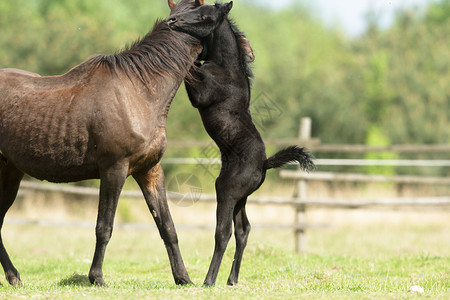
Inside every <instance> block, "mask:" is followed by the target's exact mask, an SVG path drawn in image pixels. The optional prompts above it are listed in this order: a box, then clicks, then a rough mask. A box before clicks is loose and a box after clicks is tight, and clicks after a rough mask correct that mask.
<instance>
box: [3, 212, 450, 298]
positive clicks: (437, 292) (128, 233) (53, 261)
mask: <svg viewBox="0 0 450 300" xmlns="http://www.w3.org/2000/svg"><path fill="white" fill-rule="evenodd" d="M442 219H444V220H446V219H447V218H446V217H445V213H444V217H443V218H442ZM448 229H449V228H448V224H447V223H445V222H443V223H442V222H440V221H439V222H438V221H436V220H430V222H426V223H424V222H418V223H416V222H401V223H399V224H385V223H383V222H381V223H380V222H379V223H370V224H358V225H356V224H353V225H352V224H343V225H337V226H335V227H333V228H331V229H321V230H314V231H310V232H308V253H307V254H302V255H297V254H295V253H293V252H292V250H291V248H292V233H291V232H289V231H275V230H273V231H271V230H254V231H253V232H252V233H251V236H250V240H249V244H248V247H247V249H246V252H245V254H244V260H243V264H242V268H241V273H240V280H239V284H238V286H236V287H228V286H226V280H227V277H228V273H229V270H230V267H231V262H232V259H233V250H234V242H233V240H231V241H230V245H229V249H228V250H227V252H226V255H225V257H224V261H223V263H222V267H221V270H220V273H219V277H218V280H217V282H216V287H213V288H204V287H202V286H201V283H202V281H203V279H204V276H205V274H206V271H207V268H208V265H209V260H210V257H211V254H212V249H213V238H212V236H213V232H212V231H190V230H179V239H180V246H181V251H182V253H183V257H184V260H185V263H186V266H187V268H188V271H189V274H190V277H191V279H192V280H193V281H194V282H195V283H196V284H195V285H193V286H188V287H179V286H176V285H175V284H174V282H173V278H172V274H171V270H170V267H169V263H168V259H167V254H166V252H165V249H164V246H163V243H162V241H161V240H160V238H159V236H158V234H157V232H156V231H153V230H137V231H132V230H116V231H115V232H114V234H113V237H112V239H111V242H110V244H109V246H108V249H107V253H106V259H105V264H104V275H105V281H106V284H107V285H108V286H107V287H106V288H98V287H92V286H90V284H89V283H88V279H87V273H88V270H89V267H90V262H91V257H92V254H93V249H94V240H95V238H94V234H93V232H94V230H93V228H48V227H38V226H17V225H5V228H4V241H5V243H6V247H7V249H8V251H9V253H10V254H11V258H12V260H13V261H14V263H15V265H16V267H17V268H18V269H19V271H20V273H21V277H22V281H23V284H24V285H23V286H22V287H19V288H13V287H10V286H9V285H7V283H6V280H5V279H4V277H3V279H2V280H1V281H0V282H1V283H2V284H3V286H1V287H0V299H23V298H26V299H28V298H33V299H104V298H108V299H150V298H151V299H174V298H175V299H176V298H194V297H195V298H196V299H241V298H244V299H245V298H246V299H253V298H262V299H274V298H279V299H297V298H301V297H305V298H308V299H309V298H311V299H409V298H414V299H415V298H427V299H448V298H449V297H450V271H449V270H450V250H449V248H450V247H449V246H450V245H449V244H450V241H449V239H448V238H449V234H448ZM412 285H420V286H421V287H423V288H424V290H425V293H424V294H421V295H415V294H411V293H408V292H407V291H408V289H409V288H410V287H411V286H412Z"/></svg>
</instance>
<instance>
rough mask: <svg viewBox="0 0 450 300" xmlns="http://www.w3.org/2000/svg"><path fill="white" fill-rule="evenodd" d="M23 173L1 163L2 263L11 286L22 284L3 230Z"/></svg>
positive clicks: (7, 164) (0, 251)
mask: <svg viewBox="0 0 450 300" xmlns="http://www.w3.org/2000/svg"><path fill="white" fill-rule="evenodd" d="M23 175H24V174H23V173H22V172H21V171H20V170H18V169H17V168H16V167H15V166H13V165H12V163H10V162H9V163H6V162H5V161H0V262H1V264H2V266H3V270H4V271H5V275H6V279H7V280H8V282H9V284H11V285H13V286H18V285H20V284H21V281H20V276H19V272H18V271H17V269H16V268H15V267H14V265H13V264H12V262H11V259H10V258H9V256H8V253H7V252H6V249H5V246H4V245H3V239H2V235H1V229H2V227H3V221H4V218H5V215H6V212H7V211H8V209H9V208H10V207H11V205H12V204H13V203H14V200H15V199H16V195H17V191H18V190H19V185H20V181H21V180H22V178H23Z"/></svg>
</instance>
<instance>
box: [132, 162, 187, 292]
mask: <svg viewBox="0 0 450 300" xmlns="http://www.w3.org/2000/svg"><path fill="white" fill-rule="evenodd" d="M133 177H134V179H135V180H136V182H137V183H138V184H139V186H140V187H141V190H142V193H143V194H144V198H145V201H146V203H147V206H148V208H149V209H150V212H151V214H152V216H153V218H154V220H155V223H156V226H157V227H158V230H159V234H160V236H161V238H162V239H163V241H164V245H165V246H166V250H167V254H168V255H169V261H170V266H171V268H172V275H173V278H174V280H175V283H176V284H192V281H191V280H190V279H189V275H188V273H187V270H186V267H185V265H184V262H183V258H182V257H181V252H180V248H179V246H178V237H177V233H176V230H175V225H174V224H173V221H172V216H171V215H170V211H169V206H168V205H167V198H166V189H165V187H164V173H163V170H162V168H161V166H160V165H158V166H156V167H154V168H153V169H152V170H150V171H149V172H148V173H146V174H140V175H133Z"/></svg>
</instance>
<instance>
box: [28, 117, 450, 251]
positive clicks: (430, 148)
mask: <svg viewBox="0 0 450 300" xmlns="http://www.w3.org/2000/svg"><path fill="white" fill-rule="evenodd" d="M300 128H301V129H300V133H299V138H298V139H297V140H277V141H276V142H274V143H273V144H276V145H284V143H287V144H300V145H304V144H307V145H309V146H308V147H309V148H310V149H312V151H313V152H325V153H326V152H340V153H342V152H344V153H362V152H377V151H393V152H397V153H412V152H428V153H430V152H436V153H437V152H440V153H445V152H447V153H449V152H450V145H419V146H406V145H397V146H395V145H394V146H389V147H367V146H362V145H361V146H358V145H344V146H338V145H320V144H319V141H318V139H311V137H310V132H311V121H310V120H309V119H307V118H306V119H302V121H301V127H300ZM272 142H273V141H272ZM183 143H184V145H185V146H188V145H190V144H192V145H194V146H199V145H202V143H203V142H183ZM209 144H210V142H209V143H208V144H205V145H209ZM174 145H177V143H173V142H172V143H171V142H169V146H174ZM163 163H165V164H220V160H219V159H210V158H208V159H201V158H171V159H164V161H163ZM317 165H319V166H324V165H333V166H336V165H338V166H342V165H351V166H374V165H377V166H386V165H389V166H418V167H450V161H449V160H361V159H339V160H336V159H318V160H317ZM280 176H281V178H283V179H289V180H294V181H295V183H296V186H297V189H296V190H297V192H296V194H295V195H293V196H292V197H252V196H251V197H249V199H248V203H251V204H257V205H280V206H289V207H292V209H294V210H295V218H294V220H293V223H292V225H271V226H267V227H266V226H264V227H265V228H284V229H291V230H293V231H294V236H295V249H296V251H297V252H302V251H304V250H305V233H306V230H307V229H310V228H317V227H323V225H317V224H310V223H308V222H307V220H306V214H305V213H306V210H307V209H309V208H329V209H333V208H340V209H356V208H368V207H423V206H427V207H439V208H449V207H450V196H444V197H420V198H411V197H400V198H373V199H358V200H351V201H350V200H348V199H337V198H312V197H310V196H309V195H308V183H309V182H311V181H322V182H327V181H328V182H366V183H370V182H391V183H395V184H427V185H449V186H450V178H445V177H421V176H411V175H408V176H406V175H404V176H385V175H367V174H348V173H347V174H345V173H330V172H313V173H310V174H307V173H304V172H301V171H300V170H282V171H281V172H280ZM23 190H35V191H50V192H52V191H53V192H59V193H68V194H76V195H84V196H98V194H99V191H98V189H96V188H88V187H79V186H68V185H54V184H45V183H38V182H31V181H23V182H22V184H21V191H23ZM167 193H168V198H169V199H172V200H174V201H175V202H176V201H177V200H179V199H182V198H184V197H186V195H182V194H179V193H174V192H171V191H168V192H167ZM121 196H122V197H126V198H142V193H141V192H140V191H126V190H124V191H123V192H122V194H121ZM195 200H196V201H199V202H215V201H216V197H215V195H208V194H199V195H196V199H195ZM33 223H36V224H39V222H33ZM137 227H139V226H137ZM198 228H205V226H199V227H198Z"/></svg>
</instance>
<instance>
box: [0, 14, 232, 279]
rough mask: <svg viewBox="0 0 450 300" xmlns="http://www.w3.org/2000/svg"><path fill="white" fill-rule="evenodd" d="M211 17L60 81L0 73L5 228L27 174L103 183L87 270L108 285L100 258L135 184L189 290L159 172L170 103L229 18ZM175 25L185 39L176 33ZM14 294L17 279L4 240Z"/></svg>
mask: <svg viewBox="0 0 450 300" xmlns="http://www.w3.org/2000/svg"><path fill="white" fill-rule="evenodd" d="M228 9H229V8H228V7H226V6H220V7H214V9H211V10H209V14H208V15H206V16H205V18H204V19H203V20H199V21H197V26H195V27H191V26H187V27H186V28H183V25H182V24H181V23H180V22H177V20H174V19H171V20H169V21H160V22H157V23H156V24H155V26H154V28H153V30H152V31H151V32H149V33H148V34H147V35H146V36H145V37H144V38H143V39H141V40H140V41H138V42H136V43H135V44H133V45H132V46H131V47H128V48H127V49H126V50H124V51H123V52H120V53H118V54H113V55H100V56H95V57H93V58H91V59H89V60H88V61H86V62H84V63H81V64H80V65H78V66H76V67H75V68H73V69H72V70H70V71H69V72H68V73H66V74H64V75H61V76H49V77H40V76H39V75H37V74H34V73H30V72H27V71H21V70H15V69H4V70H0V156H1V159H0V226H1V225H3V220H4V216H5V214H6V212H7V211H8V209H9V208H10V206H11V205H12V204H13V202H14V200H15V197H16V194H17V191H18V188H19V185H20V181H21V179H22V177H23V175H24V173H26V174H29V175H31V176H33V177H36V178H38V179H42V180H44V179H45V180H48V181H52V182H72V181H79V180H84V179H93V178H99V179H100V197H99V206H98V218H97V225H96V228H95V232H96V246H95V253H94V257H93V262H92V265H91V268H90V271H89V280H90V282H91V283H92V284H97V285H104V281H103V272H102V265H103V258H104V255H105V250H106V246H107V244H108V242H109V239H110V237H111V234H112V230H113V222H114V215H115V211H116V207H117V203H118V198H119V194H120V192H121V189H122V186H123V184H124V182H125V179H126V178H127V177H128V176H129V175H132V176H133V177H134V178H135V180H136V181H137V183H138V184H139V186H140V188H141V189H142V192H143V194H144V197H145V200H146V202H147V205H148V208H149V209H150V211H151V214H152V215H153V217H154V219H155V222H156V225H157V227H158V229H159V232H160V235H161V237H162V239H163V240H164V244H165V246H166V249H167V253H168V256H169V260H170V264H171V268H172V273H173V276H174V279H175V282H176V283H177V284H187V283H190V282H191V281H190V279H189V276H188V273H187V271H186V268H185V266H184V263H183V260H182V258H181V254H180V250H179V247H178V239H177V234H176V232H175V228H174V224H173V222H172V218H171V215H170V212H169V209H168V206H167V202H166V193H165V187H164V174H163V171H162V169H161V166H160V160H161V157H162V155H163V153H164V151H165V147H166V129H165V126H166V118H167V113H168V110H169V107H170V104H171V101H172V99H173V97H174V95H175V93H176V91H177V89H178V87H179V86H180V84H181V82H182V81H183V79H184V78H185V77H186V75H187V74H188V71H189V69H190V68H191V67H192V65H193V62H194V60H195V59H196V58H197V57H198V55H199V54H200V53H201V51H202V46H201V39H202V38H204V37H206V36H207V35H209V34H210V33H211V32H212V31H213V30H214V29H215V28H216V27H217V26H218V25H219V23H220V22H221V21H222V20H223V18H224V16H225V15H226V14H227V13H228ZM172 26H176V27H177V28H178V29H182V31H183V32H180V31H173V30H172V29H171V27H172ZM0 261H1V264H2V266H3V269H4V271H5V275H6V278H7V280H8V282H9V283H10V284H11V285H14V286H16V285H19V284H20V277H19V273H18V271H17V270H16V268H15V267H14V266H13V264H12V262H11V260H10V258H9V256H8V254H7V252H6V250H5V247H4V245H3V241H2V240H1V236H0Z"/></svg>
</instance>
